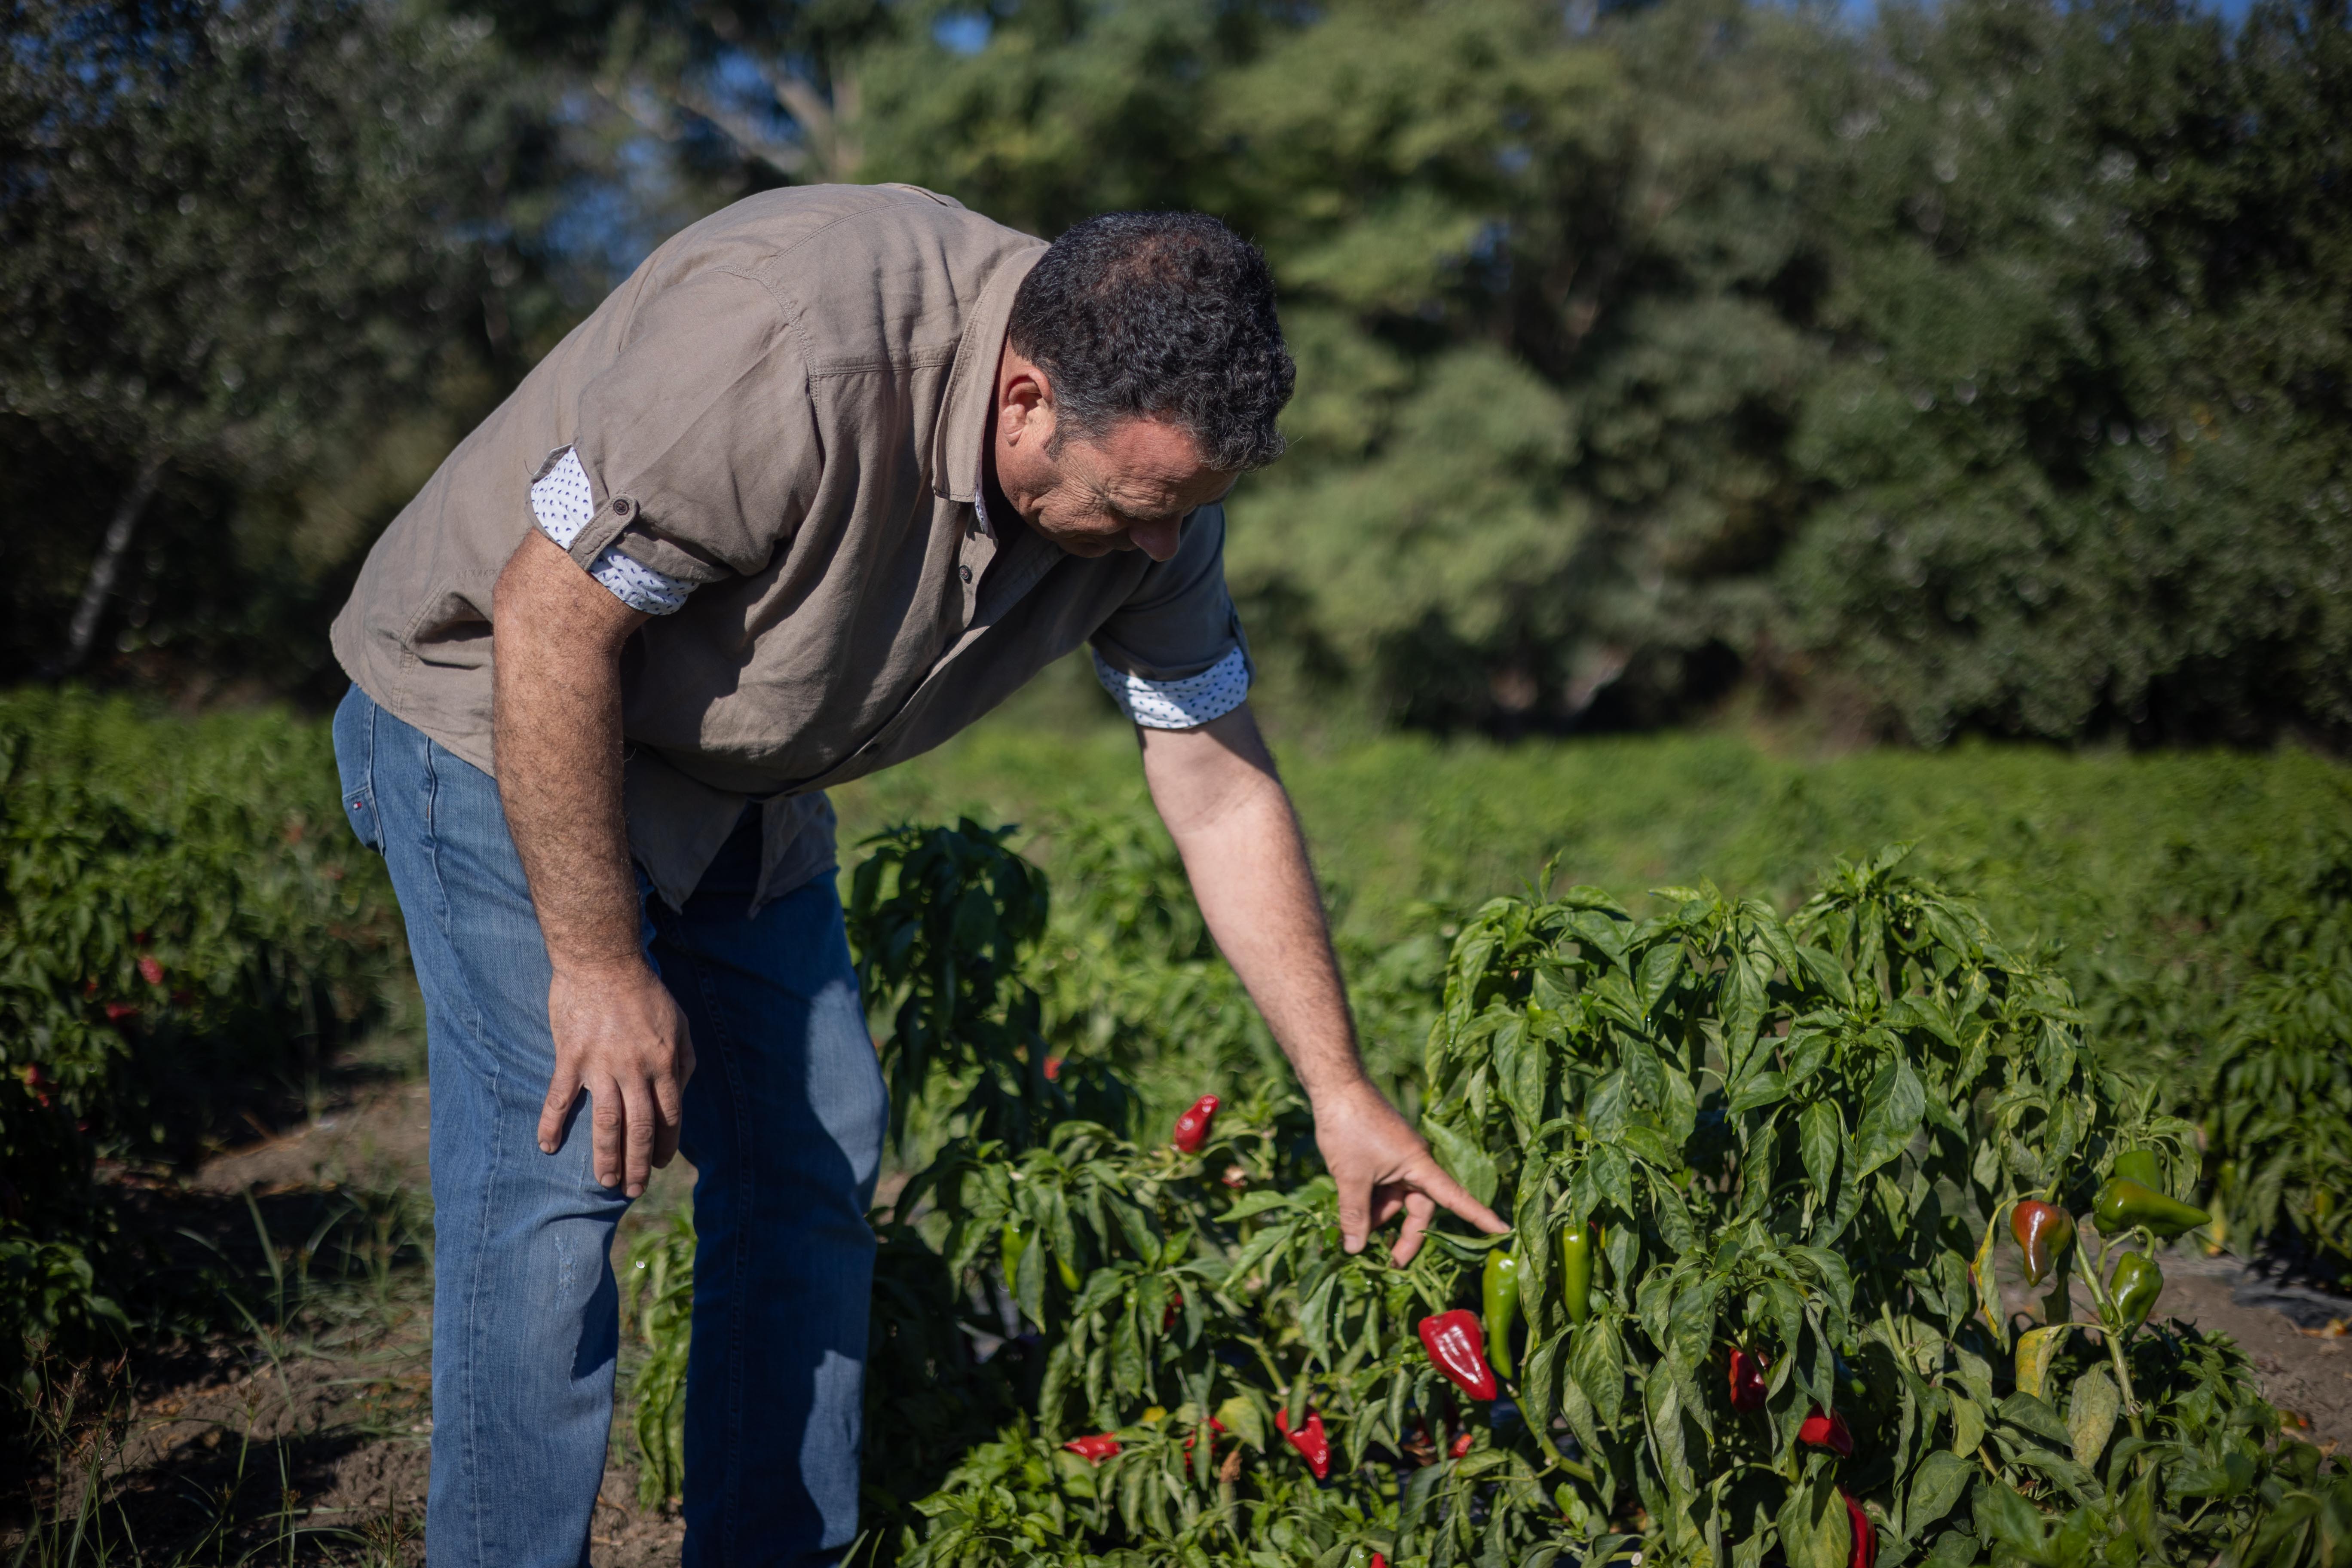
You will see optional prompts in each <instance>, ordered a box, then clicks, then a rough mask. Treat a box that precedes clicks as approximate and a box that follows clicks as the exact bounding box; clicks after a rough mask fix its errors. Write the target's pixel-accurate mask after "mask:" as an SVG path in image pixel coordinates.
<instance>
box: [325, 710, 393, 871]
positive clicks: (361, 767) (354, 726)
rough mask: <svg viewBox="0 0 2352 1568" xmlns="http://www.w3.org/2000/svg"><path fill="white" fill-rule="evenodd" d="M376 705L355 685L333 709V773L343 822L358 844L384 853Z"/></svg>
mask: <svg viewBox="0 0 2352 1568" xmlns="http://www.w3.org/2000/svg"><path fill="white" fill-rule="evenodd" d="M375 713H376V708H375V702H374V700H373V699H372V698H370V697H369V696H368V694H367V693H366V692H364V691H362V690H361V689H359V688H358V687H357V686H354V687H352V689H350V690H349V691H347V692H345V693H344V694H343V700H342V702H341V705H340V706H338V707H337V708H336V710H335V771H336V773H339V774H340V775H341V782H342V790H343V795H342V799H343V819H344V820H345V821H347V822H349V823H350V824H351V825H352V833H354V834H356V835H357V836H358V837H359V841H360V842H361V843H362V844H364V845H366V846H367V847H369V848H371V849H373V850H374V851H375V852H376V853H377V854H379V855H381V854H383V819H382V818H381V817H380V816H377V814H376V809H375Z"/></svg>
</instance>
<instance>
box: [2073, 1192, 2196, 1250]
mask: <svg viewBox="0 0 2352 1568" xmlns="http://www.w3.org/2000/svg"><path fill="white" fill-rule="evenodd" d="M2091 1212H2092V1213H2093V1214H2095V1215H2098V1218H2099V1229H2100V1231H2101V1232H2102V1233H2103V1234H2105V1235H2107V1236H2119V1235H2121V1234H2122V1233H2123V1232H2125V1231H2126V1230H2129V1229H2130V1228H2131V1227H2132V1226H2136V1225H2144V1226H2147V1228H2148V1229H2149V1230H2151V1231H2153V1232H2155V1233H2156V1236H2157V1238H2158V1240H2160V1241H2169V1240H2171V1239H2172V1238H2173V1237H2176V1236H2179V1234H2180V1233H2181V1232H2182V1231H2184V1230H2194V1229H2196V1228H2197V1227H2198V1226H2200V1225H2206V1224H2209V1223H2210V1222H2211V1220H2212V1218H2213V1216H2212V1215H2210V1214H2207V1213H2206V1212H2205V1211H2204V1210H2203V1209H2193V1208H2190V1207H2189V1205H2187V1204H2184V1203H2179V1202H2177V1201H2175V1200H2174V1199H2171V1198H2168V1197H2166V1196H2165V1195H2164V1194H2162V1193H2159V1192H2158V1191H2157V1190H2156V1189H2155V1188H2153V1187H2148V1186H2143V1185H2142V1184H2139V1183H2137V1182H2134V1181H2129V1180H2127V1179H2126V1178H2124V1177H2121V1176H2109V1177H2108V1178H2107V1181H2106V1184H2105V1186H2102V1187H2101V1188H2100V1189H2099V1198H2098V1202H2096V1203H2095V1204H2093V1205H2091Z"/></svg>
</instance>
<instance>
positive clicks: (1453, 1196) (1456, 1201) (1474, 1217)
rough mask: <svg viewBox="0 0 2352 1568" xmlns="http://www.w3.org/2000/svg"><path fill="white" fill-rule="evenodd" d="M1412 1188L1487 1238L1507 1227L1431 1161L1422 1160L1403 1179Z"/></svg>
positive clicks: (1443, 1169)
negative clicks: (1466, 1221)
mask: <svg viewBox="0 0 2352 1568" xmlns="http://www.w3.org/2000/svg"><path fill="white" fill-rule="evenodd" d="M1405 1180H1406V1181H1408V1182H1411V1183H1412V1184H1413V1185H1414V1186H1415V1187H1418V1188H1419V1189H1421V1190H1422V1191H1423V1192H1424V1193H1427V1194H1429V1195H1430V1196H1431V1197H1433V1198H1435V1199H1436V1200H1437V1201H1438V1202H1439V1203H1441V1204H1444V1205H1445V1206H1446V1207H1447V1208H1449V1209H1452V1210H1453V1211H1454V1213H1455V1214H1458V1215H1461V1216H1462V1217H1463V1218H1464V1219H1466V1220H1468V1221H1469V1222H1470V1223H1471V1224H1472V1225H1475V1226H1477V1227H1478V1228H1479V1229H1480V1230H1483V1231H1485V1232H1486V1234H1487V1235H1488V1236H1500V1235H1502V1234H1503V1233H1504V1232H1505V1231H1507V1230H1508V1229H1510V1228H1511V1227H1510V1226H1507V1225H1505V1224H1504V1223H1503V1222H1502V1220H1501V1218H1500V1217H1498V1216H1497V1215H1496V1213H1495V1211H1494V1210H1493V1209H1490V1208H1488V1207H1487V1206H1486V1205H1485V1204H1482V1203H1480V1202H1479V1201H1478V1200H1477V1199H1476V1198H1474V1197H1472V1196H1471V1195H1470V1194H1468V1193H1467V1192H1465V1191H1464V1190H1463V1187H1462V1184H1461V1183H1459V1182H1457V1181H1455V1180H1454V1178H1453V1177H1451V1176H1449V1175H1447V1174H1446V1173H1445V1167H1444V1166H1443V1165H1440V1164H1439V1163H1437V1162H1436V1161H1435V1160H1433V1159H1424V1160H1423V1161H1422V1162H1421V1163H1420V1164H1419V1165H1417V1166H1415V1167H1414V1168H1413V1170H1412V1173H1411V1174H1410V1175H1408V1176H1406V1177H1405Z"/></svg>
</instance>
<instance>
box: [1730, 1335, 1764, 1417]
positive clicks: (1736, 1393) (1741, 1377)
mask: <svg viewBox="0 0 2352 1568" xmlns="http://www.w3.org/2000/svg"><path fill="white" fill-rule="evenodd" d="M1771 1364H1772V1363H1770V1362H1768V1361H1766V1360H1765V1359H1764V1358H1763V1356H1762V1355H1760V1354H1758V1353H1756V1352H1750V1351H1744V1350H1741V1349H1739V1348H1738V1346H1736V1345H1735V1346H1733V1347H1732V1352H1731V1407H1732V1408H1733V1409H1734V1410H1737V1411H1738V1412H1739V1413H1740V1414H1741V1415H1747V1414H1748V1413H1750V1412H1752V1411H1757V1410H1761V1409H1763V1408H1764V1373H1765V1370H1766V1369H1767V1368H1769V1366H1770V1365H1771Z"/></svg>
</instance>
